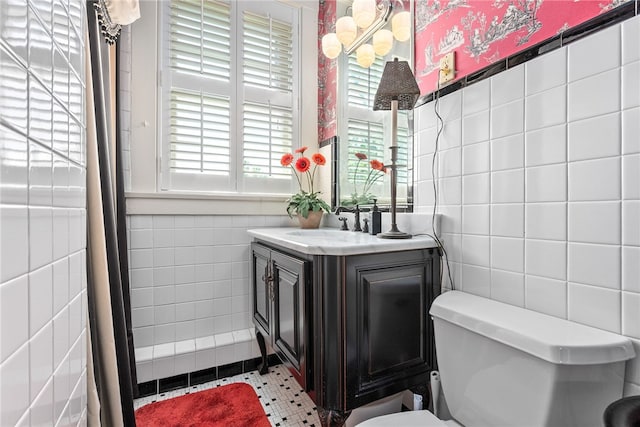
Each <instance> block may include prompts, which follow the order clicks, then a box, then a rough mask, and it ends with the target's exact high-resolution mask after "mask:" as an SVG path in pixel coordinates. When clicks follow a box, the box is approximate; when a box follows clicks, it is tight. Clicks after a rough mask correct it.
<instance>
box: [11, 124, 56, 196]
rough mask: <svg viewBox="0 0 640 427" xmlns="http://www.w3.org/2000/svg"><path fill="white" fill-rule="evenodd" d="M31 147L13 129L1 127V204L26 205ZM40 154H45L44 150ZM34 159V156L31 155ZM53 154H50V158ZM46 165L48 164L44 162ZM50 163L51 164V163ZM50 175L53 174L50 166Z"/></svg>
mask: <svg viewBox="0 0 640 427" xmlns="http://www.w3.org/2000/svg"><path fill="white" fill-rule="evenodd" d="M31 145H32V144H30V145H27V138H26V137H25V136H23V135H20V134H19V133H17V132H14V131H12V130H11V129H9V128H7V127H5V126H3V125H0V165H2V180H0V203H2V204H13V205H26V204H27V200H28V196H29V183H30V180H31V178H29V169H28V168H27V164H28V163H27V162H28V153H29V149H28V148H27V147H29V148H31ZM39 152H42V153H44V150H40V151H39ZM31 157H33V154H31ZM50 157H51V154H50V153H49V158H50ZM43 163H46V162H43ZM49 163H50V162H49ZM49 174H51V169H50V164H49ZM49 203H51V185H50V184H49Z"/></svg>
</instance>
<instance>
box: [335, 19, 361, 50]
mask: <svg viewBox="0 0 640 427" xmlns="http://www.w3.org/2000/svg"><path fill="white" fill-rule="evenodd" d="M336 35H337V36H338V40H340V43H342V44H343V45H344V46H349V45H350V44H351V43H353V41H354V40H355V39H356V36H357V35H358V26H357V25H356V21H355V20H354V19H353V18H352V17H351V16H343V17H342V18H339V19H338V20H337V21H336Z"/></svg>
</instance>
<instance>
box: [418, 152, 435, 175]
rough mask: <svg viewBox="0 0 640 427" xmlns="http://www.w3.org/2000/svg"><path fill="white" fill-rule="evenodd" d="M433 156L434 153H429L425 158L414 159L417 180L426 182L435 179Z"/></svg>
mask: <svg viewBox="0 0 640 427" xmlns="http://www.w3.org/2000/svg"><path fill="white" fill-rule="evenodd" d="M433 156H434V154H433V153H429V154H426V155H424V156H419V157H415V158H414V162H415V163H416V169H417V177H416V179H417V180H418V181H424V180H428V179H432V178H433Z"/></svg>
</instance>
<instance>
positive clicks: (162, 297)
mask: <svg viewBox="0 0 640 427" xmlns="http://www.w3.org/2000/svg"><path fill="white" fill-rule="evenodd" d="M174 302H175V286H174V285H168V286H156V287H154V288H153V305H154V306H158V305H165V304H173V303H174Z"/></svg>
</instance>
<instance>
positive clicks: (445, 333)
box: [430, 291, 635, 427]
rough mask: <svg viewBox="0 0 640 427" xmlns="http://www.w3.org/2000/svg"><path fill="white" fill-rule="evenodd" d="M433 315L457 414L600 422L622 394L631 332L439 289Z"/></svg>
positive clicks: (549, 422)
mask: <svg viewBox="0 0 640 427" xmlns="http://www.w3.org/2000/svg"><path fill="white" fill-rule="evenodd" d="M430 314H431V316H432V318H433V322H434V330H435V341H436V354H437V357H438V368H439V370H440V379H441V383H442V390H443V392H444V395H445V398H446V401H447V405H448V407H449V410H450V412H451V415H452V417H453V418H454V419H455V420H456V421H458V422H459V423H461V424H463V425H464V426H466V427H474V426H483V427H484V426H501V427H504V426H518V427H524V426H536V427H537V426H558V427H560V426H561V427H568V426H576V427H578V426H579V427H587V426H601V425H602V414H603V412H604V410H605V408H606V407H607V405H608V404H609V403H611V402H613V401H614V400H617V399H619V398H620V397H622V389H623V385H624V368H625V360H627V359H630V358H633V357H634V355H635V353H634V351H633V347H632V344H631V341H630V340H628V339H627V338H625V337H623V336H620V335H617V334H614V333H610V332H606V331H602V330H600V329H596V328H591V327H588V326H585V325H581V324H578V323H574V322H571V321H568V320H564V319H559V318H555V317H552V316H548V315H545V314H541V313H537V312H534V311H531V310H527V309H524V308H520V307H515V306H511V305H508V304H503V303H500V302H497V301H493V300H489V299H486V298H482V297H478V296H475V295H471V294H467V293H463V292H459V291H450V292H447V293H444V294H442V295H440V296H438V297H437V298H436V299H435V301H434V302H433V304H432V306H431V310H430Z"/></svg>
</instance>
